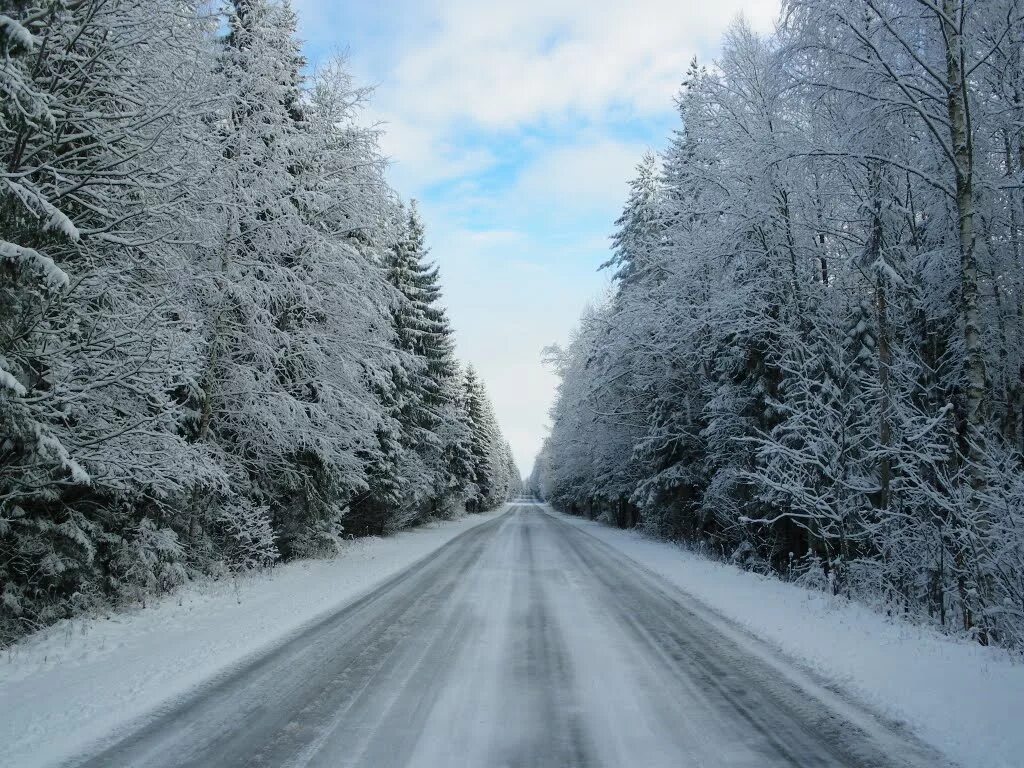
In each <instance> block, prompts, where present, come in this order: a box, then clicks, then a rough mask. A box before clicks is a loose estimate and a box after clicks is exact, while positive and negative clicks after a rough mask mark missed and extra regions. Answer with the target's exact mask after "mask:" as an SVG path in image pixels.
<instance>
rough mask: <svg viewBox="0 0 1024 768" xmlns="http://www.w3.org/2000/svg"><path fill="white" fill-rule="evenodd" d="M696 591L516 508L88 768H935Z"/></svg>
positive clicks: (202, 692) (888, 727)
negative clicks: (713, 610) (732, 623)
mask: <svg viewBox="0 0 1024 768" xmlns="http://www.w3.org/2000/svg"><path fill="white" fill-rule="evenodd" d="M708 614H710V612H709V611H707V609H705V608H704V607H703V606H701V605H700V604H699V603H697V601H695V600H694V599H693V598H691V597H689V596H688V595H687V594H686V593H685V592H683V591H681V590H679V589H677V588H675V587H673V586H672V585H670V584H668V583H666V582H665V581H664V580H662V579H660V578H658V577H656V576H654V575H652V574H651V573H650V572H649V571H646V570H645V569H643V568H642V567H640V566H639V565H638V564H637V563H635V562H634V561H632V560H631V559H630V558H628V557H626V556H624V555H623V554H621V553H619V552H618V551H616V549H615V548H613V547H609V546H607V545H606V544H604V543H602V542H601V541H599V540H598V539H597V538H595V537H593V536H590V535H588V534H587V533H586V532H585V531H583V530H581V529H579V528H577V527H575V526H573V525H570V524H568V523H566V522H564V521H562V520H560V519H558V518H557V517H555V516H553V515H551V514H549V513H548V512H547V511H546V509H545V508H544V507H542V506H541V505H537V504H513V505H512V507H511V509H510V510H509V512H508V513H507V514H504V515H501V516H500V517H498V518H496V519H493V520H491V521H489V522H487V523H484V524H483V525H478V526H476V527H474V528H472V529H471V530H468V531H466V532H465V533H464V534H462V535H461V536H459V537H458V538H456V539H454V540H452V541H451V542H450V543H449V544H448V545H446V546H444V547H441V548H439V549H438V550H437V551H436V552H434V553H433V554H431V555H430V556H429V557H427V558H423V559H421V560H419V561H418V562H417V564H415V565H414V566H413V567H410V568H408V569H406V570H405V571H403V572H402V573H401V574H399V575H396V576H395V577H394V578H392V579H389V580H387V581H386V582H385V583H383V584H382V585H381V586H380V587H378V588H376V589H374V590H372V591H370V592H367V593H366V594H364V595H363V596H362V597H360V598H359V599H358V600H355V601H353V602H351V603H349V604H347V605H346V606H345V607H344V608H342V609H341V610H338V611H335V612H333V613H331V614H329V615H328V616H326V617H324V618H323V620H321V621H319V622H316V623H315V624H312V625H309V626H307V627H306V628H305V629H304V630H303V631H302V632H300V633H296V634H294V635H293V636H292V637H291V638H290V639H289V640H288V641H287V642H286V643H282V644H280V645H277V646H275V647H274V649H273V650H271V651H269V652H267V653H264V654H260V655H258V656H253V657H251V658H250V659H248V660H246V661H245V662H244V663H240V664H238V665H236V666H235V668H233V669H232V670H230V671H229V672H226V673H224V674H221V675H218V676H217V677H216V678H215V679H213V680H211V681H210V682H209V683H207V684H204V685H201V686H199V687H198V688H196V689H195V690H194V691H192V692H190V693H189V694H188V695H187V696H184V697H181V698H180V699H179V700H178V701H176V702H173V703H172V704H171V705H169V706H167V707H164V708H162V709H161V710H160V711H159V712H157V713H155V714H154V715H153V716H151V717H149V718H147V719H146V720H145V721H144V722H141V723H136V724H134V725H133V726H132V727H131V728H128V729H125V731H123V732H121V733H119V734H117V735H116V738H111V739H105V740H104V741H103V743H102V744H101V745H99V749H98V750H97V749H95V748H93V749H90V750H88V754H84V755H82V756H80V757H77V758H76V759H75V760H74V762H73V764H74V765H76V766H79V767H80V768H137V767H138V766H146V768H185V766H188V767H189V768H197V767H199V766H202V767H204V768H205V767H206V766H217V768H252V767H253V766H274V767H275V768H346V767H348V768H459V767H464V768H491V767H493V768H513V767H514V766H530V768H620V767H621V766H634V765H635V766H638V767H639V766H642V767H643V768H797V767H799V768H853V766H858V767H859V768H866V767H867V766H870V767H871V768H939V767H940V766H943V765H944V761H943V760H942V759H941V758H940V757H938V756H937V755H935V754H934V753H933V752H932V751H931V750H930V749H928V748H927V747H925V746H924V745H922V744H920V743H919V742H918V741H917V740H915V739H914V738H912V737H911V736H910V735H909V734H907V733H906V732H905V731H904V730H903V729H901V728H899V727H898V726H894V725H893V724H892V723H889V722H887V721H885V720H884V719H880V718H878V717H877V716H876V715H874V714H873V713H871V712H870V711H868V710H866V709H864V708H863V707H861V706H859V705H856V704H852V703H850V702H849V701H847V700H846V699H845V698H844V697H843V696H842V695H836V694H835V693H834V692H832V691H829V690H828V689H826V688H824V687H822V686H821V685H820V684H819V683H818V682H817V681H816V680H815V679H814V676H813V675H809V674H807V673H805V672H803V671H801V670H799V669H795V668H794V667H793V665H792V663H790V662H789V661H788V660H786V659H784V658H782V657H781V656H780V655H779V654H778V653H777V652H776V651H774V650H773V649H771V648H770V647H768V646H766V645H765V644H764V643H763V642H761V641H759V640H757V639H756V638H754V637H751V636H750V635H748V634H746V633H743V632H741V631H739V630H736V629H735V628H730V627H726V628H725V629H724V630H723V629H722V628H720V627H718V626H716V624H721V619H719V618H717V616H715V615H710V616H709V615H708Z"/></svg>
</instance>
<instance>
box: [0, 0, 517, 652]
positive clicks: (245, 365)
mask: <svg viewBox="0 0 1024 768" xmlns="http://www.w3.org/2000/svg"><path fill="white" fill-rule="evenodd" d="M306 72H307V66H306V62H305V61H304V60H303V57H302V55H301V51H300V45H299V42H298V40H297V38H296V19H295V15H294V13H293V12H292V10H291V8H290V6H289V4H288V3H287V1H286V0H233V2H229V3H226V4H224V5H223V6H220V5H215V6H214V7H211V4H210V3H208V2H206V1H205V0H131V1H130V2H129V1H127V0H7V1H6V2H4V3H3V4H2V5H0V158H2V159H3V166H2V168H0V644H3V643H7V642H10V641H12V640H13V639H15V638H17V637H18V636H20V635H22V634H24V633H25V632H28V631H31V630H34V629H36V628H39V627H42V626H45V625H46V624H49V623H51V622H53V621H55V620H57V619H60V618H62V617H67V616H71V615H74V614H76V613H78V612H81V611H85V610H89V609H90V608H93V607H95V606H100V605H109V604H112V603H113V604H116V603H124V602H132V601H139V600H144V599H145V598H146V596H147V595H151V594H154V593H158V592H161V591H165V590H168V589H172V588H174V587H176V586H178V585H179V584H181V583H182V582H184V581H185V580H187V579H189V578H192V577H193V576H195V575H199V574H207V575H213V576H216V575H220V574H224V573H228V572H231V571H235V570H238V569H244V568H252V567H261V566H265V565H269V564H271V563H273V562H275V561H277V560H279V559H281V558H295V557H307V556H316V555H323V554H329V553H332V552H335V551H336V550H337V545H338V542H339V541H340V538H341V537H342V536H347V535H353V534H354V535H363V534H385V533H388V532H390V531H394V530H397V529H400V528H403V527H405V526H409V525H412V524H415V523H417V522H419V521H422V520H424V519H426V518H429V517H450V516H455V515H458V514H460V513H462V512H464V511H466V510H469V511H480V510H484V509H488V508H491V507H494V506H495V505H497V504H499V503H500V502H502V501H504V500H505V498H506V497H507V496H508V495H509V494H510V493H512V492H514V491H515V490H516V489H517V487H518V483H519V476H518V472H517V471H516V469H515V466H514V464H513V462H512V459H511V455H510V451H509V448H508V445H507V443H506V442H505V440H504V438H503V437H502V435H501V433H500V430H499V428H498V425H497V421H496V419H495V415H494V412H493V410H492V408H491V405H490V402H489V400H488V396H487V393H486V391H485V388H484V386H483V383H482V382H481V380H480V379H479V378H478V377H477V375H476V374H475V373H474V372H473V371H472V370H471V369H466V368H463V366H462V365H460V363H459V361H458V360H457V359H456V356H455V354H454V349H453V338H452V330H451V326H450V323H449V319H448V317H447V315H446V313H445V310H444V307H443V305H442V303H441V288H440V283H439V276H438V270H437V267H436V266H435V265H434V264H433V262H432V261H431V259H430V256H429V255H428V252H427V248H426V247H425V244H424V229H423V223H422V221H421V218H420V215H419V213H418V211H417V209H416V207H415V204H413V205H411V206H407V205H405V204H404V203H403V202H402V201H401V200H400V198H399V197H398V195H397V194H396V193H395V192H394V190H392V189H391V188H389V186H388V184H387V183H386V182H385V179H384V170H385V165H386V163H385V158H384V157H383V156H382V154H381V152H380V149H379V146H378V137H379V132H378V130H377V129H376V128H374V127H366V126H365V125H362V124H361V123H360V122H359V115H360V110H361V108H362V106H363V105H364V103H365V102H366V100H367V98H368V96H369V92H368V90H367V89H365V88H361V87H359V86H358V85H357V84H356V83H355V82H354V81H353V78H352V76H351V74H350V72H349V70H348V69H347V67H346V64H345V62H344V61H343V60H340V59H339V60H334V61H331V62H328V63H326V64H324V65H323V66H320V67H318V68H317V69H316V70H315V71H314V72H313V73H312V74H307V73H306Z"/></svg>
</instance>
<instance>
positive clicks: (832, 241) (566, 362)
mask: <svg viewBox="0 0 1024 768" xmlns="http://www.w3.org/2000/svg"><path fill="white" fill-rule="evenodd" d="M1022 56H1024V9H1022V7H1021V5H1020V3H1018V2H1016V1H1015V0H991V1H990V2H973V1H970V0H857V2H843V3H839V2H834V0H787V2H785V3H784V4H783V10H782V15H781V17H780V20H779V22H778V25H777V28H776V31H775V32H774V33H772V34H769V35H758V34H755V33H754V32H752V31H751V30H750V29H749V28H748V27H747V26H746V25H744V24H743V23H742V22H739V23H737V24H736V25H735V26H733V27H732V28H731V30H730V31H729V32H728V34H727V36H726V37H725V40H724V43H723V50H722V53H721V58H720V59H719V60H718V61H717V62H716V63H715V64H714V66H708V67H704V66H698V64H697V63H696V62H694V63H693V65H692V66H691V67H690V69H689V71H688V72H687V73H686V76H685V80H684V83H683V86H682V89H681V91H680V93H679V96H678V99H677V106H678V112H679V115H680V118H681V123H680V126H679V128H678V129H677V130H676V131H675V132H674V133H673V135H672V136H671V139H670V141H669V143H668V145H667V148H666V149H665V150H664V151H663V152H661V153H660V154H658V155H654V154H649V155H648V156H646V157H645V158H644V159H643V161H642V162H641V163H640V165H639V166H638V169H637V174H636V177H635V178H634V179H633V181H632V183H631V186H630V192H629V197H628V202H627V203H626V206H625V209H624V210H623V213H622V215H621V217H620V218H619V219H618V221H617V222H616V229H615V232H614V235H613V241H612V245H613V247H612V256H611V258H610V260H609V262H608V263H607V264H606V265H605V266H606V267H607V268H609V269H613V270H614V274H615V278H616V280H615V284H614V288H613V291H612V294H611V295H610V296H609V297H608V298H607V300H606V301H604V302H602V303H601V304H600V305H599V306H596V307H594V308H592V309H590V310H588V311H587V312H586V313H585V315H584V317H583V318H582V320H581V323H580V326H579V328H578V330H577V331H576V333H575V335H574V337H573V339H572V341H571V343H570V344H569V346H568V347H567V348H566V349H557V348H556V349H553V350H552V361H553V364H554V366H555V367H556V369H557V372H558V373H559V375H560V377H561V384H560V387H559V390H558V398H557V402H556V404H555V406H554V408H553V410H552V422H553V425H552V430H551V433H550V436H549V437H548V439H547V441H546V443H545V445H544V447H543V450H542V452H541V455H540V457H539V459H538V462H537V465H536V468H535V470H534V475H533V477H532V479H531V484H532V486H533V487H534V488H535V489H537V490H539V491H540V492H541V493H542V494H543V495H544V496H546V497H547V498H548V499H550V500H552V501H553V502H554V503H555V504H556V505H558V506H560V507H561V508H563V509H567V510H570V511H573V512H575V513H577V514H586V515H589V516H592V517H598V516H602V517H605V518H606V519H609V520H611V521H614V522H617V523H619V524H620V525H623V526H631V525H636V524H639V525H642V526H643V527H645V528H647V529H648V530H650V531H652V532H654V533H656V534H658V535H662V536H666V537H670V538H673V539H677V540H683V541H686V542H689V543H690V544H691V545H693V546H696V547H698V548H702V549H707V550H709V551H711V552H713V553H715V554H716V555H718V556H720V557H724V558H730V559H732V560H733V561H735V562H738V563H741V564H743V565H745V566H746V567H750V568H754V569H757V570H761V571H765V572H775V573H780V574H783V575H785V576H787V577H789V578H793V579H798V580H800V581H801V582H802V583H806V584H814V585H818V586H820V587H821V588H822V589H827V590H830V591H832V592H834V593H836V594H842V595H847V596H850V597H852V598H855V599H859V600H863V601H866V602H868V603H871V604H873V605H876V606H878V607H881V608H883V609H885V610H887V611H890V612H892V613H898V614H901V615H907V616H910V617H913V618H915V619H917V620H920V621H923V622H930V623H934V624H935V625H937V626H941V627H943V628H944V629H947V630H949V631H955V632H962V633H967V634H969V635H970V636H973V637H975V638H976V639H978V640H979V641H980V642H982V643H1000V644H1003V645H1005V646H1010V647H1017V648H1020V647H1022V646H1024V461H1022V449H1024V309H1022V289H1024V260H1022V252H1021V251H1022V245H1024V60H1022Z"/></svg>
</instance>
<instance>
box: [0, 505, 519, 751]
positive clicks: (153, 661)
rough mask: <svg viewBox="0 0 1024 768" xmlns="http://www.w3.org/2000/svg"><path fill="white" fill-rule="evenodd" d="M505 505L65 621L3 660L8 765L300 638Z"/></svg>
mask: <svg viewBox="0 0 1024 768" xmlns="http://www.w3.org/2000/svg"><path fill="white" fill-rule="evenodd" d="M501 511H503V510H498V511H495V512H491V513H487V514H483V515H471V516H469V517H466V518H463V519H462V520H459V521H456V522H451V523H437V524H432V525H430V526H425V527H422V528H417V529H414V530H412V531H406V532H403V533H399V534H397V535H395V536H391V537H388V538H384V539H379V538H368V539H357V540H355V541H352V542H349V543H348V546H347V547H346V551H345V552H344V553H343V554H342V555H340V556H339V557H337V558H335V559H331V560H306V561H302V562H296V563H290V564H287V565H284V566H281V567H279V568H276V569H274V570H273V571H270V572H268V573H265V574H261V575H254V576H250V577H246V578H242V579H239V580H238V581H237V583H232V582H231V581H220V582H212V583H209V582H208V583H202V584H198V585H195V586H193V587H191V588H188V589H185V590H183V591H181V592H180V593H177V594H175V595H173V596H171V597H169V598H167V599H164V600H161V601H158V602H156V603H155V604H151V605H150V606H149V607H148V608H146V609H142V610H136V611H131V612H129V613H120V614H112V615H111V616H110V617H109V618H105V619H103V618H101V619H83V620H77V621H71V622H65V623H63V624H61V625H58V626H55V627H52V628H50V629H49V630H47V631H45V632H43V633H41V634H39V635H36V636H33V637H31V638H29V639H28V640H26V641H24V642H22V643H20V644H18V645H16V646H14V647H13V648H12V649H10V651H9V652H7V653H6V654H5V655H4V656H3V657H2V658H0V766H11V767H12V768H14V767H15V766H16V767H17V768H33V766H47V765H53V764H56V763H59V762H60V761H61V760H63V759H66V758H68V757H69V756H71V755H74V754H77V753H79V752H80V751H82V750H83V749H84V748H86V747H87V746H88V745H89V744H91V743H93V742H94V741H96V740H98V739H101V738H103V737H105V736H106V735H108V734H109V733H110V732H112V731H114V730H117V729H118V728H120V727H122V726H124V725H125V724H126V723H128V722H129V721H131V720H134V719H136V718H137V717H139V716H140V715H142V714H144V713H146V712H149V711H152V710H154V709H155V708H158V707H160V706H161V705H165V704H166V703H167V702H170V701H173V700H175V699H177V698H179V697H181V696H182V695H183V694H185V693H186V692H188V691H189V690H191V689H193V688H194V687H195V686H197V685H199V684H200V683H202V682H204V681H206V680H208V679H209V678H211V677H212V676H214V675H217V674H219V673H222V672H224V671H225V670H226V669H229V668H231V667H232V666H234V665H238V664H241V663H242V662H244V660H245V659H247V658H249V657H252V656H253V655H255V654H257V653H259V652H261V651H265V650H266V649H268V648H269V647H271V646H273V645H275V644H278V643H281V642H282V641H284V640H285V639H287V638H289V637H291V636H294V635H297V634H299V633H300V632H301V631H302V629H303V628H304V627H306V626H308V625H310V624H312V623H314V622H315V621H316V619H317V618H318V617H321V616H323V615H325V614H329V613H331V612H334V611H337V609H338V608H339V607H340V606H342V605H345V604H346V603H350V602H352V601H353V600H354V599H356V598H357V597H358V596H359V595H361V594H363V593H365V592H367V591H369V590H371V589H372V588H373V587H375V586H377V585H378V584H380V583H382V582H383V581H385V580H386V579H388V578H389V577H391V576H393V575H394V574H396V573H398V572H399V571H402V570H403V569H405V568H407V567H408V566H409V565H411V564H412V563H414V562H416V561H417V560H419V559H421V558H423V557H425V556H427V555H429V554H430V553H432V552H434V551H436V550H437V549H438V548H439V547H441V546H442V545H444V544H445V543H447V542H449V541H451V540H452V539H453V538H455V537H456V536H458V535H459V534H460V533H462V532H464V531H467V530H469V529H471V528H474V527H476V526H478V525H481V524H482V523H485V522H487V521H489V520H493V519H494V518H495V517H497V516H498V515H499V514H500V513H501Z"/></svg>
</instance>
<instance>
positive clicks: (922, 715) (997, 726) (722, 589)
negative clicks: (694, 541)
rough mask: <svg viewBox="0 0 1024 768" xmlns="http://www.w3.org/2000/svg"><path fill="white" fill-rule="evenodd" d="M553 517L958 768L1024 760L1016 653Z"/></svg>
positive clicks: (1022, 673)
mask: <svg viewBox="0 0 1024 768" xmlns="http://www.w3.org/2000/svg"><path fill="white" fill-rule="evenodd" d="M554 514H557V513H554ZM558 517H559V519H561V520H563V521H566V522H569V523H571V524H572V525H574V526H576V527H577V528H579V529H581V530H583V531H586V532H587V533H589V534H590V535H592V536H594V537H596V538H597V539H599V540H600V541H602V542H604V543H605V544H608V545H610V546H611V547H613V548H614V549H616V550H617V551H618V552H621V553H622V554H624V555H626V556H628V557H629V558H631V559H633V560H635V561H636V562H638V563H640V564H642V565H643V566H644V567H645V568H646V569H648V570H650V571H652V572H653V573H656V574H658V575H659V576H661V577H662V578H664V579H666V580H667V581H669V582H670V583H672V584H674V585H675V586H678V587H680V588H681V589H683V590H684V591H685V592H687V593H688V594H690V595H692V596H693V597H695V598H697V599H698V600H700V601H701V602H702V603H704V604H705V605H706V606H710V607H713V611H714V613H717V614H720V615H721V616H723V617H725V618H726V619H728V620H730V621H731V622H735V624H736V625H738V626H739V627H741V628H743V629H744V630H746V631H747V632H749V633H751V634H753V635H755V636H757V637H759V638H761V639H763V640H766V641H768V642H769V643H771V644H773V645H774V646H776V647H777V648H779V649H781V650H782V651H783V652H784V653H786V654H787V655H789V656H791V657H793V658H794V659H796V660H798V661H799V662H801V663H802V664H803V665H804V666H805V667H807V668H809V669H810V670H812V671H814V672H816V673H817V674H819V675H820V676H821V677H822V678H824V679H826V680H828V681H830V682H831V683H833V684H834V687H835V688H836V689H838V690H842V691H846V692H849V693H851V694H853V695H854V696H855V697H856V698H858V699H859V700H861V701H863V702H864V703H866V704H868V705H869V706H870V707H871V708H872V709H874V710H875V711H878V712H880V713H882V714H884V715H886V716H889V717H891V718H893V719H895V720H897V721H899V722H903V723H906V725H907V727H908V728H909V729H910V730H911V731H913V732H914V733H916V734H917V735H918V736H919V737H920V738H921V739H922V740H924V741H926V742H927V743H930V744H932V745H934V746H935V747H937V748H939V749H940V750H941V751H942V752H944V753H945V754H946V755H948V756H949V757H950V758H951V759H953V760H955V761H956V762H958V763H959V764H961V765H962V766H964V768H1021V766H1024V725H1022V723H1024V663H1021V662H1020V660H1019V659H1013V658H1011V657H1010V656H1009V655H1008V654H1006V653H1004V652H1001V651H999V650H997V649H991V648H982V647H980V646H979V645H977V644H975V643H968V642H962V641H958V640H954V639H951V638H949V637H946V636H943V635H941V634H939V633H937V632H934V631H932V630H929V629H926V628H921V627H916V626H911V625H908V624H904V623H902V622H899V621H894V620H891V619H888V618H886V617H884V616H881V615H879V614H877V613H875V612H873V611H871V610H870V609H868V608H866V607H864V606H861V605H856V604H851V603H849V602H847V601H845V600H842V599H837V598H833V597H831V596H829V595H825V594H822V593H820V592H814V591H809V590H806V589H802V588H800V587H796V586H794V585H792V584H786V583H784V582H781V581H778V580H777V579H771V578H766V577H762V576H758V575H756V574H752V573H748V572H745V571H741V570H739V569H738V568H735V567H733V566H730V565H726V564H722V563H715V562H712V561H709V560H706V559H704V558H701V557H699V556H697V555H694V554H692V553H690V552H687V551H685V550H683V549H680V548H679V547H677V546H674V545H672V544H669V543H665V542H660V541H654V540H651V539H649V538H645V537H643V536H641V535H640V534H638V533H635V532H632V531H621V530H618V529H615V528H611V527H608V526H606V525H602V524H600V523H595V522H590V521H586V520H581V519H579V518H575V517H570V516H568V515H558ZM709 613H710V612H709Z"/></svg>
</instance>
